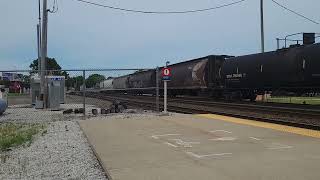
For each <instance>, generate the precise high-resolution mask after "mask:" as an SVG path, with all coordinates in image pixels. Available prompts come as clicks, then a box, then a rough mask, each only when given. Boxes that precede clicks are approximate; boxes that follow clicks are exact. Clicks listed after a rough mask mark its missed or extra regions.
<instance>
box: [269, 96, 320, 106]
mask: <svg viewBox="0 0 320 180" xmlns="http://www.w3.org/2000/svg"><path fill="white" fill-rule="evenodd" d="M267 102H276V103H292V104H310V105H320V97H270V98H268V99H267Z"/></svg>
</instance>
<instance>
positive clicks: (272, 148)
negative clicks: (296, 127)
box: [267, 143, 293, 150]
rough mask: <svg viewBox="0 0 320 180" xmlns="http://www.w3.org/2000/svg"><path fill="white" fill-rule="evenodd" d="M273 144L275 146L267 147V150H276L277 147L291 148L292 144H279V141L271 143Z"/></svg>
mask: <svg viewBox="0 0 320 180" xmlns="http://www.w3.org/2000/svg"><path fill="white" fill-rule="evenodd" d="M273 145H276V146H275V147H269V148H267V149H269V150H277V149H290V148H293V146H288V145H285V144H280V143H273Z"/></svg>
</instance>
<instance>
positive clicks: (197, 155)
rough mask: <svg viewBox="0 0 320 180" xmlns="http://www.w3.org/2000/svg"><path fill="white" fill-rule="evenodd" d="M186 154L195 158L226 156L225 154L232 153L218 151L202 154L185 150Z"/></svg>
mask: <svg viewBox="0 0 320 180" xmlns="http://www.w3.org/2000/svg"><path fill="white" fill-rule="evenodd" d="M186 153H187V154H189V155H191V156H193V157H195V158H198V159H200V158H204V157H217V156H226V155H232V153H218V154H204V155H199V154H196V153H193V152H186Z"/></svg>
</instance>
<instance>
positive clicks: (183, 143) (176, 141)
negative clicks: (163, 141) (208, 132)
mask: <svg viewBox="0 0 320 180" xmlns="http://www.w3.org/2000/svg"><path fill="white" fill-rule="evenodd" d="M170 140H172V141H175V143H176V144H178V145H181V146H183V147H189V148H190V147H192V144H200V142H188V141H183V140H181V139H170Z"/></svg>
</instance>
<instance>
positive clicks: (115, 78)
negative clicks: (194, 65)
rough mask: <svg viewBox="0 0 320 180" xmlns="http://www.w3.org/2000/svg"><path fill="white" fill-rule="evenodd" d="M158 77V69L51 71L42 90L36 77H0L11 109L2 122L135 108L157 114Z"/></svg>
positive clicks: (7, 73)
mask: <svg viewBox="0 0 320 180" xmlns="http://www.w3.org/2000/svg"><path fill="white" fill-rule="evenodd" d="M159 76H160V74H159V72H158V69H157V68H156V69H145V68H141V69H74V70H48V71H46V78H45V79H44V82H45V83H43V84H44V85H45V86H44V87H42V88H41V86H40V81H41V77H39V75H38V72H36V71H32V70H13V71H0V89H1V92H0V99H2V100H4V101H5V102H6V103H7V109H6V112H5V113H4V114H3V115H2V118H3V117H5V118H6V119H10V120H13V121H15V120H22V119H23V120H26V121H29V120H32V121H37V120H39V121H41V120H42V119H41V118H40V117H43V114H46V120H49V121H52V120H60V119H65V118H66V117H68V116H67V114H73V115H77V116H79V117H84V118H86V117H88V116H96V115H98V114H109V113H120V112H124V111H126V109H130V108H137V107H138V108H141V109H150V110H156V111H159V92H160V90H159ZM41 89H43V90H44V92H46V93H42V92H41ZM42 94H44V95H43V96H42ZM43 106H45V107H46V108H44V109H43ZM57 114H58V115H57ZM0 121H1V120H0Z"/></svg>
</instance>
